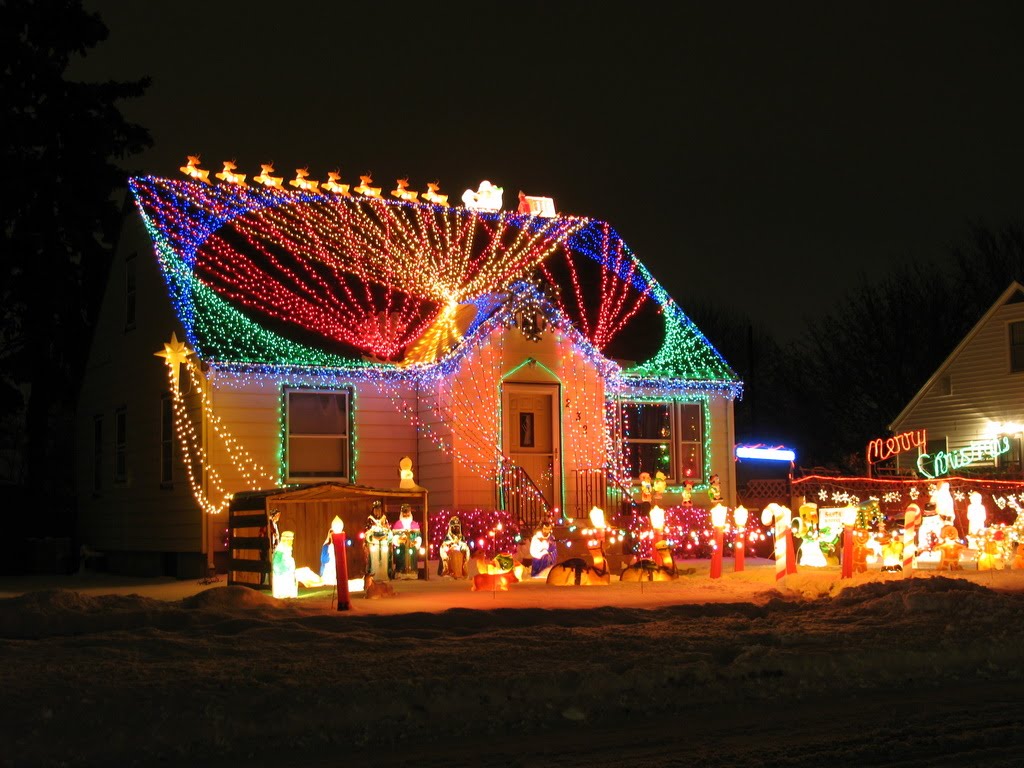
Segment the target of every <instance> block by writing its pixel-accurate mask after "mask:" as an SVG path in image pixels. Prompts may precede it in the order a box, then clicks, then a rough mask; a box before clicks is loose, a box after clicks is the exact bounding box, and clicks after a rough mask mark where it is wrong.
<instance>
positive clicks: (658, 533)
mask: <svg viewBox="0 0 1024 768" xmlns="http://www.w3.org/2000/svg"><path fill="white" fill-rule="evenodd" d="M650 514H651V529H652V532H653V535H654V557H653V559H647V558H642V559H640V560H637V561H636V562H635V563H632V564H631V565H627V566H626V567H625V568H623V569H622V573H621V574H620V575H619V581H675V580H676V579H678V578H679V569H678V568H676V561H675V560H674V559H673V558H672V547H670V546H669V543H668V542H667V541H665V510H663V509H662V508H661V507H659V506H657V505H655V506H653V507H651V512H650Z"/></svg>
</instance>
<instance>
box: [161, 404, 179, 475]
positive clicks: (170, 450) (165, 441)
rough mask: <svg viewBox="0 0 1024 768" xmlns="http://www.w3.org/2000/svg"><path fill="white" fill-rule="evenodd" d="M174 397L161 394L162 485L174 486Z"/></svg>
mask: <svg viewBox="0 0 1024 768" xmlns="http://www.w3.org/2000/svg"><path fill="white" fill-rule="evenodd" d="M174 437H175V435H174V398H173V396H172V395H171V393H170V392H163V393H162V394H161V395H160V487H161V488H172V487H173V486H174Z"/></svg>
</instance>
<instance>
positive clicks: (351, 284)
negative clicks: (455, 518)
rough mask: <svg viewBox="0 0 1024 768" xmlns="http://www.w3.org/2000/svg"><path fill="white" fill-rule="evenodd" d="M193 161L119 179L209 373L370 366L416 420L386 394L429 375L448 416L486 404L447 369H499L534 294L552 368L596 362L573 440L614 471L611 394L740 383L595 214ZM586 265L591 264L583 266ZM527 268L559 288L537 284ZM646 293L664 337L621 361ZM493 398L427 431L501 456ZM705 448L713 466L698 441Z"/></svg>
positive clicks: (423, 384) (318, 374) (236, 376)
mask: <svg viewBox="0 0 1024 768" xmlns="http://www.w3.org/2000/svg"><path fill="white" fill-rule="evenodd" d="M192 160H195V162H191V161H190V163H189V165H187V166H185V167H183V168H182V171H183V172H185V173H186V174H187V175H188V176H189V179H190V180H189V181H172V180H169V179H162V178H158V177H143V178H133V179H131V180H130V182H129V183H130V187H131V190H132V193H133V195H134V197H135V200H136V203H137V205H138V207H139V210H140V212H141V214H142V217H143V220H144V222H145V224H146V227H147V229H148V231H149V233H150V235H151V237H152V239H153V242H154V246H155V251H156V255H157V259H158V263H159V265H160V267H161V270H162V272H163V274H164V278H165V280H166V282H167V285H168V289H169V293H170V296H171V299H172V302H173V304H174V307H175V310H176V313H177V315H178V317H179V319H180V321H181V323H182V324H183V326H184V327H185V329H186V334H187V337H188V341H189V343H190V345H191V346H192V348H193V349H194V350H196V353H197V355H198V356H199V357H200V358H202V360H203V361H204V363H205V364H206V365H208V366H209V367H210V369H211V371H214V372H217V373H218V376H217V385H218V386H220V385H226V386H231V382H232V381H234V382H237V383H238V384H240V385H244V383H245V382H251V381H258V382H260V384H261V385H269V386H279V387H283V386H285V385H286V384H288V385H297V386H311V387H318V386H321V387H338V386H348V387H351V386H353V385H356V384H358V383H360V382H369V383H371V384H373V385H375V386H377V387H378V388H379V389H380V390H381V391H382V392H384V393H385V394H386V395H388V396H389V397H391V399H392V402H393V404H394V405H395V407H396V409H397V410H398V411H399V413H401V414H402V415H403V416H406V417H407V418H409V420H410V421H412V422H413V423H414V424H417V426H422V424H420V423H418V419H419V417H418V415H417V413H416V408H414V407H410V404H409V402H408V401H407V399H406V398H404V397H401V396H398V395H397V394H395V393H396V392H398V390H399V388H400V387H401V386H403V385H404V386H406V387H413V388H416V387H419V388H421V389H423V390H424V391H427V388H429V387H432V388H433V391H436V392H438V394H439V397H438V400H439V401H443V402H439V405H438V406H437V409H436V411H435V413H439V414H442V415H444V416H452V415H454V414H455V413H456V412H457V411H458V410H459V409H460V408H464V407H465V406H464V404H465V403H475V404H479V403H481V402H486V400H481V398H482V397H484V396H485V395H487V394H491V395H493V392H490V393H485V392H483V391H475V390H474V389H473V387H479V386H480V384H479V381H477V382H475V383H474V382H471V381H469V380H461V381H457V379H458V378H459V377H458V371H460V370H464V369H463V368H462V366H469V365H474V364H477V363H479V362H480V361H481V360H484V362H483V366H484V367H485V368H488V367H489V368H492V369H495V370H496V369H497V368H498V367H500V364H499V360H500V356H499V354H498V352H500V349H501V344H502V343H503V341H502V339H503V338H504V335H503V331H502V329H507V328H510V327H511V326H512V325H514V324H515V323H516V317H515V313H516V310H517V309H522V308H523V307H524V306H527V305H529V307H530V309H531V311H533V312H534V317H535V318H536V319H537V320H538V321H539V322H540V323H543V325H544V328H543V329H542V330H541V331H540V332H541V333H551V334H553V335H555V336H556V337H557V338H559V339H560V341H559V344H560V346H561V349H562V352H561V354H562V355H563V357H564V358H565V359H566V361H567V363H566V366H567V369H566V370H565V371H563V372H560V373H559V374H556V375H561V374H562V373H564V374H565V375H568V374H569V373H570V371H569V370H568V368H570V367H571V368H572V370H573V371H574V372H575V373H579V372H581V371H587V370H592V371H596V372H600V375H599V376H598V377H597V378H594V381H595V384H594V386H593V387H590V388H589V389H588V390H587V391H586V392H584V393H582V396H581V398H580V400H581V407H580V408H578V409H576V410H577V411H578V412H579V413H580V419H579V425H578V427H579V428H578V430H577V432H578V433H577V432H573V433H572V434H571V435H570V436H569V437H568V439H569V440H570V441H571V442H572V443H574V444H575V445H577V446H582V445H585V444H587V443H588V442H592V443H593V444H595V445H596V446H597V451H596V452H595V457H594V460H595V466H600V465H601V463H602V462H601V461H600V460H599V459H601V458H602V457H601V456H597V455H596V454H597V453H603V459H604V462H605V463H611V465H612V468H613V473H614V472H617V473H619V479H620V480H623V481H625V480H627V479H628V478H625V477H623V469H622V466H621V458H616V456H615V455H614V454H615V446H614V445H613V444H612V440H611V437H610V435H611V434H613V433H614V430H615V427H616V425H615V424H614V422H615V420H616V419H617V411H616V403H618V402H621V401H622V400H623V399H629V398H634V397H646V398H663V399H666V400H679V399H686V398H691V399H692V398H705V399H706V398H709V397H725V398H735V397H738V396H739V394H740V392H741V384H740V382H739V380H738V377H737V376H736V375H735V373H734V372H733V371H732V370H731V369H730V368H729V366H728V365H727V364H726V363H725V361H724V360H723V359H722V357H721V355H720V354H719V353H718V352H717V350H715V349H714V347H713V346H712V345H711V344H710V343H709V342H708V341H707V339H706V338H704V337H703V336H702V335H701V334H700V332H699V331H698V330H697V329H696V328H695V327H694V326H693V324H692V323H691V322H690V321H689V319H688V318H686V316H685V315H684V314H683V313H682V311H681V310H680V309H679V308H678V306H677V305H675V303H674V302H673V301H672V300H671V298H669V297H668V295H667V293H666V292H665V291H664V289H663V288H662V287H661V286H660V285H659V284H658V283H657V281H655V280H654V278H653V277H652V276H651V275H650V273H649V272H648V271H647V270H646V268H645V267H644V266H643V265H642V264H641V263H640V262H639V261H638V260H637V259H636V257H635V256H634V255H633V254H632V252H631V251H630V250H629V248H628V247H627V246H626V244H625V243H624V242H623V241H622V239H621V238H620V237H619V235H618V234H617V233H616V232H615V230H614V229H613V228H612V227H611V226H609V225H608V224H606V223H604V222H600V221H595V220H592V219H587V218H584V217H574V216H557V217H552V218H546V217H536V216H529V215H525V214H519V213H517V212H510V211H500V210H498V211H488V210H467V209H466V208H463V207H449V206H448V205H447V200H446V199H443V200H442V198H443V197H444V196H439V195H436V189H437V184H436V183H433V184H430V185H428V190H429V191H430V192H431V195H432V196H433V197H428V196H427V193H424V198H425V199H430V200H432V201H434V202H431V203H426V202H412V201H410V200H387V199H382V198H381V197H380V196H379V195H380V190H379V188H376V187H371V186H370V184H371V182H372V179H371V177H370V174H369V173H367V174H366V175H365V176H363V177H360V178H361V181H362V184H361V185H360V186H358V187H356V188H355V189H353V190H352V191H353V192H355V193H356V194H357V196H346V195H344V194H343V193H341V192H340V187H341V186H343V185H340V174H337V173H336V174H333V175H331V176H330V179H331V182H332V183H333V184H335V185H338V188H336V189H333V190H332V191H319V190H316V188H315V187H312V186H311V184H310V185H309V186H307V187H306V188H299V187H300V185H299V184H296V183H295V182H298V181H301V180H303V179H306V176H305V175H303V174H302V173H299V174H297V178H296V180H295V182H292V183H291V184H292V185H293V186H295V187H296V188H295V189H285V188H283V187H282V183H281V179H280V178H278V177H274V176H273V175H272V172H273V165H272V164H269V163H268V164H265V165H263V166H262V171H261V173H260V174H259V175H257V176H255V177H253V182H254V183H255V184H258V185H259V186H252V187H246V186H241V185H240V184H235V183H222V184H219V185H210V184H209V183H208V180H207V179H205V178H204V177H202V171H201V170H200V169H198V165H197V164H198V157H196V158H192ZM303 170H305V169H303ZM197 174H198V176H197ZM197 178H198V179H199V182H198V183H197V182H196V181H195V180H194V179H197ZM402 181H404V180H402ZM204 182H205V183H204ZM404 189H405V188H404V187H402V186H401V185H399V190H404ZM585 264H587V265H591V266H589V267H588V269H589V270H590V271H591V272H593V270H594V269H595V267H596V273H595V274H596V275H597V276H598V279H595V280H587V281H585V280H584V279H583V278H582V277H581V275H582V273H581V271H580V268H581V267H582V266H583V265H585ZM537 275H540V276H541V277H542V278H543V279H544V280H546V283H547V285H548V286H555V287H558V288H560V289H561V290H559V291H553V292H546V290H545V289H544V287H543V286H536V285H530V283H531V280H532V279H533V277H534V276H537ZM556 283H557V285H556ZM538 294H539V298H538V299H534V298H533V297H535V296H538ZM652 303H653V305H654V306H655V307H656V308H657V311H658V312H659V313H660V314H661V316H662V322H663V325H664V332H665V335H664V339H663V341H662V343H661V347H660V349H659V351H658V352H657V353H656V354H655V356H654V357H653V358H651V359H650V360H648V361H647V362H645V363H640V364H638V365H635V366H633V367H631V368H629V369H626V370H622V369H621V368H619V367H618V366H617V365H615V364H614V363H612V362H611V361H610V360H609V359H608V358H606V357H605V356H604V354H603V353H604V350H606V349H607V347H608V345H609V344H610V343H612V342H613V341H614V339H616V338H617V337H618V336H619V335H620V334H622V333H625V332H627V331H628V330H629V328H630V327H631V322H632V321H633V320H634V319H635V318H636V317H637V316H638V315H639V314H640V313H641V312H643V311H646V310H645V307H646V305H648V304H652ZM469 307H473V308H474V309H475V311H473V312H471V311H469V309H467V308H469ZM431 334H433V337H432V338H430V337H431ZM484 347H493V348H492V349H490V351H484ZM424 349H425V350H427V351H425V352H424V351H423V350H424ZM415 350H419V352H418V353H417V354H413V355H410V353H411V352H413V351H415ZM470 353H472V354H470ZM481 356H484V357H481ZM488 361H489V362H488ZM225 373H229V374H231V375H230V376H222V375H221V374H225ZM499 373H500V372H499ZM464 378H465V377H464ZM478 379H479V377H478ZM445 393H447V395H445ZM460 397H461V398H462V401H461V402H460V401H459V398H460ZM474 398H475V399H474ZM475 410H476V411H479V410H480V409H479V408H476V409H475ZM499 410H500V409H499V407H497V406H496V407H495V408H494V409H493V411H492V413H490V414H488V415H486V416H485V417H480V416H479V415H477V414H473V415H470V414H467V413H463V414H462V416H461V418H462V419H463V421H467V422H473V423H475V424H476V428H475V430H474V429H470V430H469V432H470V433H473V432H474V431H475V433H476V436H475V437H474V438H473V439H471V440H469V441H468V443H467V446H468V447H466V448H462V447H460V448H457V449H456V448H455V447H453V446H452V445H451V441H450V438H449V439H447V442H446V438H444V437H443V436H440V435H437V436H435V439H436V442H437V443H438V444H439V445H440V447H441V448H442V449H443V450H446V451H449V452H453V453H459V452H461V453H459V455H458V458H459V459H460V461H462V463H463V465H464V466H476V467H477V468H479V469H481V470H482V474H483V475H484V476H488V477H494V476H496V474H497V473H498V472H499V471H500V467H501V466H502V462H503V457H502V456H501V455H500V449H499V448H498V447H497V446H495V445H494V440H495V436H496V435H497V434H498V430H495V429H491V426H492V425H491V424H490V419H492V418H494V417H496V416H497V414H498V411H499ZM474 420H476V421H475V422H474ZM705 431H706V433H709V432H710V430H705ZM428 436H429V435H428ZM705 454H706V455H705V464H707V462H708V461H709V447H708V446H707V444H706V445H705Z"/></svg>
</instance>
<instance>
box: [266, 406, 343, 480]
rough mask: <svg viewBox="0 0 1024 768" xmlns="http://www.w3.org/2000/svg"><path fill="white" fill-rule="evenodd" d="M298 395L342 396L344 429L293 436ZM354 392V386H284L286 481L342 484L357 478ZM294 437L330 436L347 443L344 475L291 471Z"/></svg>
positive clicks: (283, 427) (283, 432)
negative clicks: (293, 401)
mask: <svg viewBox="0 0 1024 768" xmlns="http://www.w3.org/2000/svg"><path fill="white" fill-rule="evenodd" d="M295 395H299V396H302V395H321V396H322V395H333V396H341V397H343V398H344V407H345V415H344V419H343V423H344V426H345V430H346V431H345V432H342V433H337V432H327V433H309V434H299V435H293V434H292V431H291V411H292V406H291V399H292V397H293V396H295ZM354 401H355V392H354V391H353V389H352V388H351V387H337V388H333V387H332V388H325V389H317V388H313V387H285V388H284V389H283V391H282V409H283V414H282V419H281V429H282V438H283V443H284V445H283V447H282V457H283V460H284V471H283V472H282V474H283V475H284V481H285V482H286V483H320V482H340V483H352V482H354V481H355V445H354V443H355V440H354V431H355V430H354V407H353V406H354V404H355V402H354ZM294 437H299V438H300V439H302V438H305V439H316V440H328V439H335V440H337V439H340V440H341V441H342V442H343V444H344V445H345V458H346V459H347V466H346V467H345V468H344V469H345V474H343V475H309V474H299V475H295V474H293V473H292V448H291V443H292V439H293V438H294Z"/></svg>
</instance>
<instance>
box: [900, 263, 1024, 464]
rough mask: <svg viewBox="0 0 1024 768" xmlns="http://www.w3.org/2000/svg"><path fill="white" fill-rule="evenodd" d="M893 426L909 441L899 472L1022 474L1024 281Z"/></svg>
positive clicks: (998, 304)
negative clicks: (1023, 284) (908, 448)
mask: <svg viewBox="0 0 1024 768" xmlns="http://www.w3.org/2000/svg"><path fill="white" fill-rule="evenodd" d="M889 428H890V429H891V430H892V432H893V434H894V435H895V436H899V435H906V438H905V443H906V445H907V446H908V447H910V448H911V449H910V450H901V451H900V452H899V453H898V454H897V455H896V456H895V461H896V464H897V466H898V468H899V469H900V470H901V471H913V472H916V473H917V474H918V475H919V476H920V477H922V478H925V479H927V478H929V477H941V476H944V475H950V474H958V475H974V476H978V475H983V476H988V477H1001V478H1005V479H1020V477H1021V435H1022V430H1024V286H1022V285H1021V284H1020V283H1017V282H1013V283H1011V284H1010V286H1009V287H1008V288H1007V289H1006V290H1005V291H1004V292H1003V293H1002V295H1001V296H1000V297H999V298H998V299H997V300H996V302H995V303H994V304H993V305H992V307H991V308H990V309H989V310H988V311H987V312H986V313H985V314H984V316H982V318H981V319H980V320H979V321H978V323H977V324H976V325H975V326H974V328H972V329H971V331H970V332H969V333H968V334H967V335H966V336H965V337H964V338H963V340H962V341H961V342H960V343H959V344H958V345H957V347H956V349H954V350H953V352H952V353H951V354H950V355H949V357H948V358H946V361H945V362H944V363H943V364H942V365H940V366H939V368H938V370H936V371H935V373H933V374H932V375H931V377H930V378H929V379H928V381H927V382H925V384H924V386H923V387H922V388H921V390H920V391H919V392H918V393H917V394H916V395H915V396H914V398H913V399H912V400H911V401H910V402H909V403H908V404H907V406H906V407H905V408H904V409H903V410H902V411H901V412H900V414H899V415H898V416H897V417H896V418H895V419H894V420H893V422H892V423H891V424H890V425H889ZM922 438H923V441H924V444H923V445H917V443H921V442H922ZM895 447H896V448H899V446H898V445H896V446H895Z"/></svg>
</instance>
